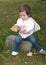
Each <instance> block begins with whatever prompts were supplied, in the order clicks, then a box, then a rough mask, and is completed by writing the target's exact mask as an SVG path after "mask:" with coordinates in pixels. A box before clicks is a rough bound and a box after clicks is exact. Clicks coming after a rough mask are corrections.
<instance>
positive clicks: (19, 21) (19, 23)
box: [15, 18, 22, 26]
mask: <svg viewBox="0 0 46 65" xmlns="http://www.w3.org/2000/svg"><path fill="white" fill-rule="evenodd" d="M21 22H22V20H21V19H20V18H19V19H18V20H17V22H16V24H15V25H17V26H19V25H21Z"/></svg>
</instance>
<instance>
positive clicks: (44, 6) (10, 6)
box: [0, 0, 46, 65]
mask: <svg viewBox="0 0 46 65" xmlns="http://www.w3.org/2000/svg"><path fill="white" fill-rule="evenodd" d="M25 3H27V4H29V6H30V7H31V10H32V17H33V18H34V19H35V20H36V21H37V22H38V23H39V24H40V26H41V31H39V32H37V33H36V36H37V37H38V40H39V42H40V45H41V46H42V47H43V48H44V49H45V50H46V2H41V1H40V0H0V65H46V59H45V58H44V56H43V55H33V56H32V57H27V56H26V53H25V52H23V51H21V50H20V54H19V55H18V56H16V57H13V56H11V50H10V49H7V48H6V46H5V40H6V37H7V36H8V35H12V34H16V33H15V32H12V31H11V30H10V29H9V28H10V27H11V26H12V25H14V24H15V23H16V20H17V18H18V9H19V7H20V6H21V4H25Z"/></svg>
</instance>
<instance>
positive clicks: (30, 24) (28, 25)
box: [15, 17, 36, 38]
mask: <svg viewBox="0 0 46 65" xmlns="http://www.w3.org/2000/svg"><path fill="white" fill-rule="evenodd" d="M34 22H36V21H35V20H34V19H33V18H32V17H29V18H28V19H27V20H23V19H21V18H19V19H18V20H17V23H16V24H15V25H18V26H19V27H20V31H19V34H20V35H21V36H22V38H27V37H28V36H30V35H32V34H33V32H34ZM23 28H25V29H26V32H21V29H23Z"/></svg>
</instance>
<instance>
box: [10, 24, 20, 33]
mask: <svg viewBox="0 0 46 65" xmlns="http://www.w3.org/2000/svg"><path fill="white" fill-rule="evenodd" d="M10 30H12V31H15V32H17V31H18V30H19V26H15V25H14V26H12V27H11V28H10Z"/></svg>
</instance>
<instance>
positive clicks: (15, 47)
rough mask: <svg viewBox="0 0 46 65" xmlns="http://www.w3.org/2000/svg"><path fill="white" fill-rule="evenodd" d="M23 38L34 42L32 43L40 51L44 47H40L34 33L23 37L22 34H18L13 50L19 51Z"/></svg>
mask: <svg viewBox="0 0 46 65" xmlns="http://www.w3.org/2000/svg"><path fill="white" fill-rule="evenodd" d="M23 40H25V41H26V40H27V41H29V42H31V43H32V45H33V46H34V47H35V48H36V49H37V50H38V51H40V50H41V49H42V48H41V47H40V45H39V43H38V41H37V39H36V37H35V35H34V34H32V35H30V36H29V37H27V38H25V39H23V38H22V37H21V36H20V35H18V36H17V37H16V39H15V42H14V46H13V51H15V52H18V51H19V47H20V44H21V42H22V41H23Z"/></svg>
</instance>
